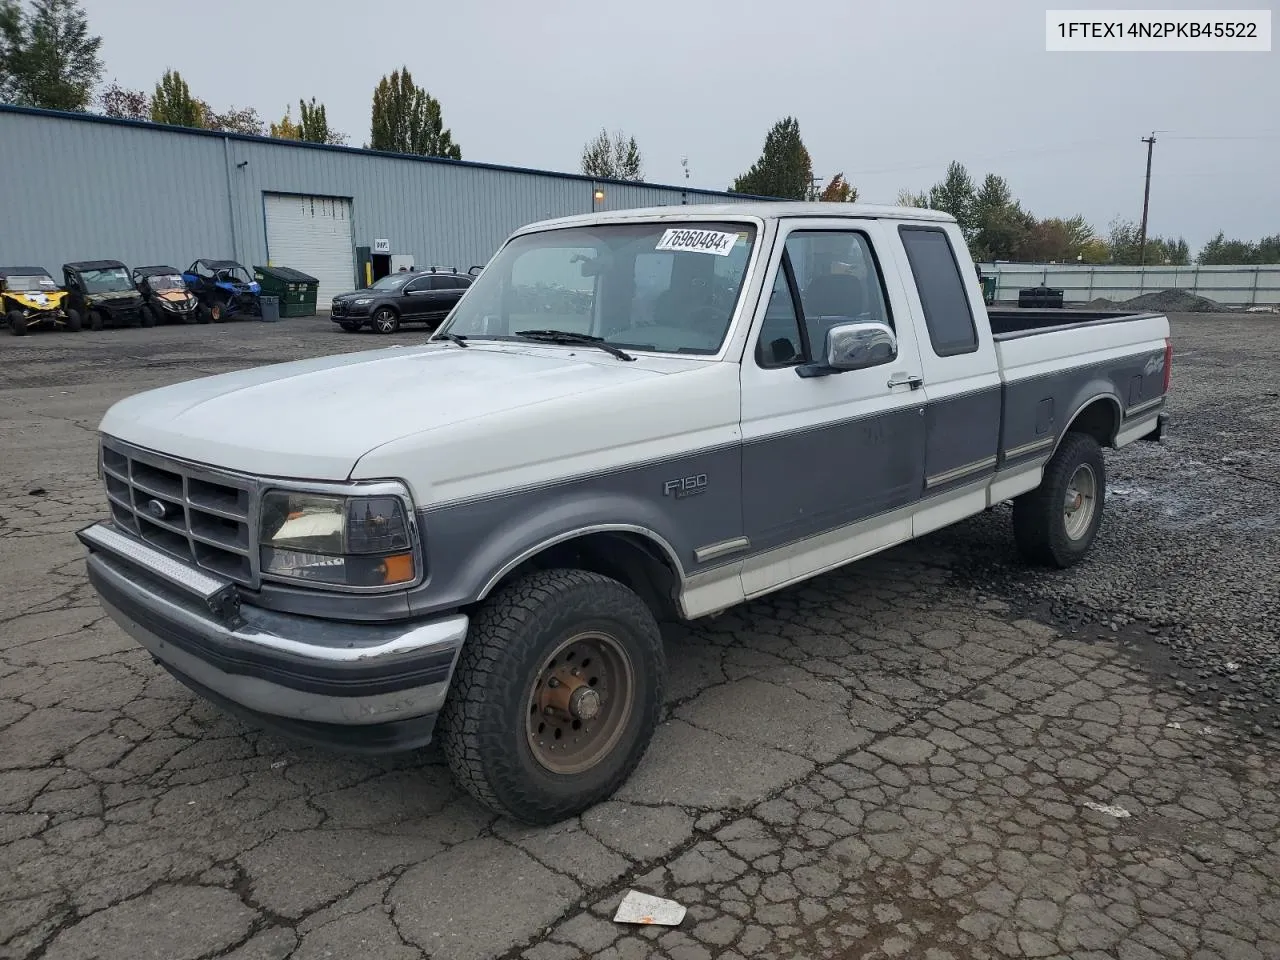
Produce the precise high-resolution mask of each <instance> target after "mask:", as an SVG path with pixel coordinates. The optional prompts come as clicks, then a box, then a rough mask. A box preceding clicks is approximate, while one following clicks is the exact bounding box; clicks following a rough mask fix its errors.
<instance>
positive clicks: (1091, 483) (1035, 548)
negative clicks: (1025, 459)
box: [1013, 433, 1107, 569]
mask: <svg viewBox="0 0 1280 960" xmlns="http://www.w3.org/2000/svg"><path fill="white" fill-rule="evenodd" d="M1106 494H1107V468H1106V463H1105V462H1104V461H1103V459H1102V447H1100V446H1099V445H1098V441H1097V440H1095V439H1094V438H1093V437H1091V436H1088V435H1087V434H1083V433H1068V434H1067V435H1066V437H1064V438H1063V440H1062V443H1061V444H1060V445H1059V446H1058V450H1057V452H1056V453H1055V454H1054V455H1053V459H1051V460H1050V461H1049V463H1048V464H1047V465H1046V466H1045V468H1044V479H1043V480H1041V481H1040V486H1038V487H1036V489H1034V490H1032V491H1030V492H1029V493H1024V494H1023V495H1022V496H1020V497H1018V498H1016V499H1015V500H1014V501H1013V536H1014V541H1015V542H1016V543H1017V545H1018V552H1019V553H1021V554H1022V556H1023V559H1025V560H1027V561H1028V562H1030V563H1036V564H1043V565H1045V566H1051V567H1058V568H1059V569H1066V568H1067V567H1070V566H1072V565H1073V564H1075V563H1078V562H1079V561H1080V560H1082V559H1083V558H1084V555H1085V554H1086V553H1088V552H1089V548H1090V547H1091V546H1093V541H1094V539H1095V538H1096V537H1097V535H1098V527H1099V525H1100V524H1101V523H1102V509H1103V506H1104V504H1105V502H1106Z"/></svg>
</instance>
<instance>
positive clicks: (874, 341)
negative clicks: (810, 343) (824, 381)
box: [796, 323, 898, 377]
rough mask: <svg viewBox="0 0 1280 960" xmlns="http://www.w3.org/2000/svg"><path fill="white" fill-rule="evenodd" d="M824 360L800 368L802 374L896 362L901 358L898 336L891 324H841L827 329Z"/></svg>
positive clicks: (822, 374) (837, 371)
mask: <svg viewBox="0 0 1280 960" xmlns="http://www.w3.org/2000/svg"><path fill="white" fill-rule="evenodd" d="M823 346H824V350H823V359H822V361H821V362H818V363H806V364H802V365H801V366H799V367H797V368H796V373H797V374H799V375H800V376H802V377H826V376H830V375H831V374H833V373H845V372H847V371H849V370H865V369H867V368H868V367H878V366H880V365H881V364H885V363H892V362H893V361H894V360H896V359H897V357H898V337H897V335H896V334H895V333H894V332H893V328H892V327H890V326H889V325H888V324H887V323H840V324H836V325H835V326H834V327H832V328H831V329H830V330H828V331H827V342H826V343H825V344H824V345H823Z"/></svg>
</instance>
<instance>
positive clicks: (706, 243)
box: [654, 230, 738, 257]
mask: <svg viewBox="0 0 1280 960" xmlns="http://www.w3.org/2000/svg"><path fill="white" fill-rule="evenodd" d="M737 240H738V235H737V234H736V233H720V232H719V231H717V230H668V231H667V232H666V233H664V234H663V235H662V239H661V240H659V241H658V245H657V246H656V247H654V249H655V250H675V251H682V252H688V253H714V254H715V255H716V256H717V257H727V256H728V255H729V254H730V253H732V252H733V245H734V243H736V242H737Z"/></svg>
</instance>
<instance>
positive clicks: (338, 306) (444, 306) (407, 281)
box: [329, 267, 475, 333]
mask: <svg viewBox="0 0 1280 960" xmlns="http://www.w3.org/2000/svg"><path fill="white" fill-rule="evenodd" d="M474 279H475V278H474V277H472V276H470V275H468V274H465V273H458V271H457V269H456V268H454V267H428V268H427V269H425V270H420V271H408V270H406V271H404V272H403V273H400V272H397V273H389V274H387V275H386V276H385V277H382V278H381V279H379V280H375V281H374V283H373V285H372V286H370V287H366V288H365V289H364V290H355V291H352V292H351V293H342V294H339V295H338V296H336V297H334V298H333V303H332V304H330V312H329V318H330V319H331V320H332V321H333V322H334V323H336V324H338V326H340V327H342V329H343V330H346V331H347V332H348V333H354V332H355V331H357V330H359V329H360V328H361V327H366V326H367V327H369V328H371V329H373V330H375V331H377V332H378V333H395V332H396V331H397V330H399V329H400V326H401V324H405V323H439V322H440V321H441V320H443V319H444V318H445V317H447V316H448V315H449V311H450V310H452V309H453V308H454V306H455V305H456V304H457V303H458V301H459V300H460V299H462V295H463V293H465V292H466V290H467V288H468V287H470V286H471V283H472V281H473V280H474Z"/></svg>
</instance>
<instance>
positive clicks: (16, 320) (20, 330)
mask: <svg viewBox="0 0 1280 960" xmlns="http://www.w3.org/2000/svg"><path fill="white" fill-rule="evenodd" d="M5 319H7V320H8V321H9V332H10V333H12V334H13V335H14V336H15V337H25V336H26V335H27V318H26V317H24V316H23V315H22V311H21V310H10V311H9V315H8V316H7V317H6V318H5Z"/></svg>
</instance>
